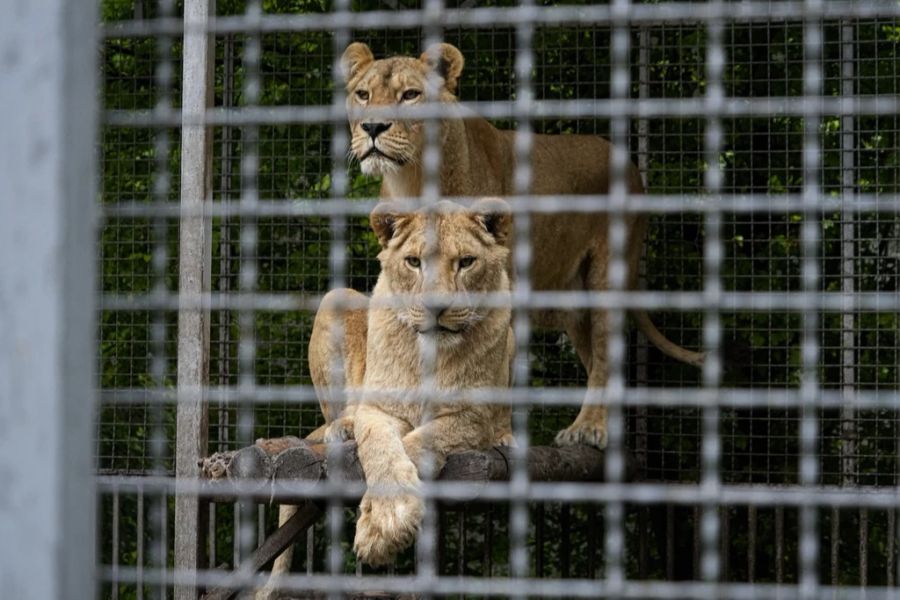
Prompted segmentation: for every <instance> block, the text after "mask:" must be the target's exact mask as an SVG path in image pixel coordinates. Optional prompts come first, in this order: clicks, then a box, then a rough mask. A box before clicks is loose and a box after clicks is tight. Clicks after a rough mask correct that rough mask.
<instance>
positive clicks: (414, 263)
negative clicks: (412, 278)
mask: <svg viewBox="0 0 900 600" xmlns="http://www.w3.org/2000/svg"><path fill="white" fill-rule="evenodd" d="M406 264H408V265H409V266H411V267H412V268H413V269H418V268H419V267H420V266H421V265H422V261H421V260H419V257H418V256H407V257H406Z"/></svg>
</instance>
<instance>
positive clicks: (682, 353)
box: [632, 310, 706, 368]
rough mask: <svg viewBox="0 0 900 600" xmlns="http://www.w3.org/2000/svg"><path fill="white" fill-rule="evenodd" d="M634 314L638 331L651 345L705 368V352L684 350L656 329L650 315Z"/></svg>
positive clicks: (642, 312) (673, 356)
mask: <svg viewBox="0 0 900 600" xmlns="http://www.w3.org/2000/svg"><path fill="white" fill-rule="evenodd" d="M632 314H633V315H634V318H635V320H637V326H638V329H640V330H641V332H642V333H643V334H644V335H646V336H647V339H648V340H650V343H652V344H653V345H654V346H656V347H657V348H659V349H660V350H661V351H662V353H663V354H665V355H666V356H670V357H672V358H674V359H675V360H678V361H681V362H683V363H687V364H689V365H693V366H695V367H698V368H699V367H702V366H703V361H704V359H705V358H706V353H705V352H694V351H693V350H688V349H687V348H682V347H681V346H679V345H678V344H676V343H675V342H673V341H671V340H670V339H669V338H667V337H666V336H664V335H663V334H662V332H661V331H660V330H659V329H657V328H656V325H654V324H653V321H651V320H650V315H648V314H647V311H644V310H635V311H632Z"/></svg>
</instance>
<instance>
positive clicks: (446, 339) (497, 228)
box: [371, 199, 512, 345]
mask: <svg viewBox="0 0 900 600" xmlns="http://www.w3.org/2000/svg"><path fill="white" fill-rule="evenodd" d="M371 220H372V227H373V229H374V230H375V232H376V234H377V235H378V238H379V242H380V243H381V245H382V251H381V253H380V254H379V255H378V259H379V261H380V262H381V272H382V274H381V279H380V282H381V281H384V282H385V283H387V285H388V287H389V290H390V293H391V294H396V295H397V296H398V297H399V298H402V299H403V300H402V301H401V303H400V306H399V308H397V316H398V318H399V320H400V321H401V322H402V323H404V324H406V325H408V326H409V327H411V328H413V329H415V330H416V331H417V332H418V333H420V334H432V335H435V336H436V337H437V340H438V342H439V343H440V344H442V345H446V344H454V343H457V342H458V341H460V340H462V339H463V337H464V336H465V334H466V333H467V332H468V331H470V330H471V329H472V328H473V327H474V326H475V325H477V324H478V323H479V322H480V321H482V320H483V319H484V318H485V317H486V316H487V314H488V313H489V312H490V311H491V310H496V305H495V304H491V303H486V302H484V297H483V296H482V295H483V294H485V293H501V294H502V293H508V292H509V288H510V278H509V272H508V270H509V250H508V249H507V248H506V247H505V245H504V242H505V241H506V238H507V237H508V235H509V230H510V227H511V220H512V219H511V215H510V213H509V207H508V205H507V204H506V203H505V202H503V201H502V200H497V199H486V200H482V201H479V202H477V203H475V204H474V205H473V206H472V207H471V208H469V209H466V208H463V207H462V206H460V205H458V204H455V203H452V202H448V201H443V202H439V203H437V204H436V205H434V206H433V207H432V210H431V211H429V212H425V211H421V210H420V211H416V212H412V213H408V212H407V213H401V212H398V210H397V208H396V206H394V205H392V203H387V202H386V203H382V204H380V205H379V206H378V207H377V208H376V209H375V211H374V212H373V213H372V218H371Z"/></svg>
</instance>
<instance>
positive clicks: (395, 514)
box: [353, 493, 425, 567]
mask: <svg viewBox="0 0 900 600" xmlns="http://www.w3.org/2000/svg"><path fill="white" fill-rule="evenodd" d="M424 514H425V503H424V502H423V501H422V498H421V497H420V496H418V495H417V494H409V493H407V494H400V495H396V496H371V495H370V494H366V495H365V496H364V497H363V500H362V503H361V504H360V515H359V520H358V521H357V522H356V537H355V539H354V540H353V550H354V551H355V552H356V556H357V557H358V558H359V560H361V561H362V562H364V563H366V564H369V565H372V566H373V567H379V566H384V565H388V564H390V563H391V562H392V561H393V560H394V558H395V557H396V556H397V553H398V552H400V551H402V550H403V549H405V548H407V547H408V546H409V545H410V544H412V543H413V541H415V539H416V534H417V533H418V531H419V525H420V524H421V523H422V517H423V516H424Z"/></svg>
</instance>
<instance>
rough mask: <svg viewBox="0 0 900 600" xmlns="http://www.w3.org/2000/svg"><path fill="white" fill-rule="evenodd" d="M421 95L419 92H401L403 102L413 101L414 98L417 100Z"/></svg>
mask: <svg viewBox="0 0 900 600" xmlns="http://www.w3.org/2000/svg"><path fill="white" fill-rule="evenodd" d="M421 95H422V92H420V91H419V90H406V91H405V92H403V99H404V100H415V99H416V98H418V97H419V96H421Z"/></svg>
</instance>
